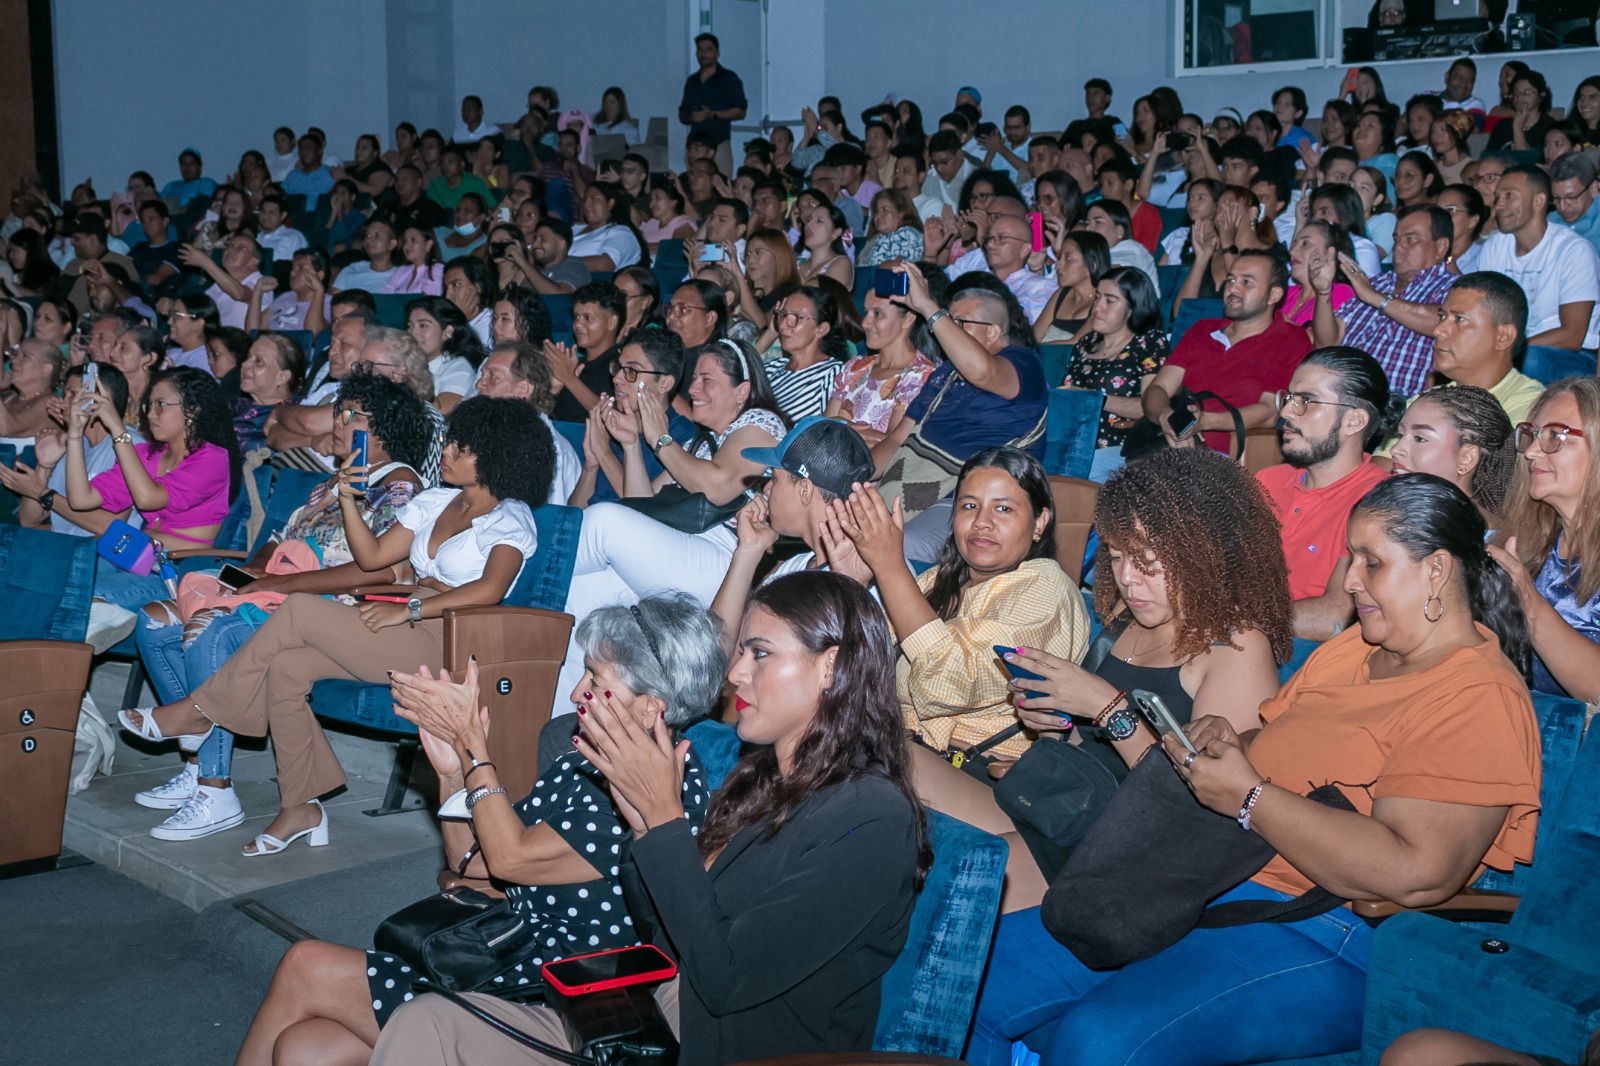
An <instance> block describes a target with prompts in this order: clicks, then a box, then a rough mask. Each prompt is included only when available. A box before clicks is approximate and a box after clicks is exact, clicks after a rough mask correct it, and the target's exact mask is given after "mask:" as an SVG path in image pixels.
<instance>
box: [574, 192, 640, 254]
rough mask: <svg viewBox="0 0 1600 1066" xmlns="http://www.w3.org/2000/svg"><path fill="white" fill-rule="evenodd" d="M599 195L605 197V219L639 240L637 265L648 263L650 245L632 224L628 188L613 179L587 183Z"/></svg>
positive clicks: (631, 199) (631, 205) (631, 202)
mask: <svg viewBox="0 0 1600 1066" xmlns="http://www.w3.org/2000/svg"><path fill="white" fill-rule="evenodd" d="M589 188H591V189H594V190H595V191H596V192H598V193H599V194H600V195H601V196H604V197H605V198H606V221H607V222H609V223H611V224H612V225H614V226H621V227H622V228H623V229H625V230H627V231H628V232H629V233H631V234H633V239H634V240H636V241H638V242H639V265H640V266H643V267H648V266H649V265H650V245H649V244H647V243H646V242H645V239H644V234H642V233H640V232H639V227H638V226H635V225H634V224H633V197H631V196H629V195H628V190H627V189H624V188H623V187H622V185H621V184H620V183H618V182H614V181H596V182H592V183H591V184H590V185H589Z"/></svg>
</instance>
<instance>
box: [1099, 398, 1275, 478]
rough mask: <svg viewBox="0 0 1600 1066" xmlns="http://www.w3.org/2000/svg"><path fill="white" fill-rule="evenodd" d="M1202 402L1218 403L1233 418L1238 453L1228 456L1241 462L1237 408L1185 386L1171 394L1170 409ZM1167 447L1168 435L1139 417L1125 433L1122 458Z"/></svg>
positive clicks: (1240, 421)
mask: <svg viewBox="0 0 1600 1066" xmlns="http://www.w3.org/2000/svg"><path fill="white" fill-rule="evenodd" d="M1202 400H1215V401H1217V402H1218V403H1220V404H1221V405H1222V407H1223V410H1225V411H1227V412H1228V414H1230V415H1232V416H1233V435H1234V439H1235V440H1236V441H1237V442H1238V444H1239V450H1238V452H1236V453H1233V454H1232V455H1230V456H1229V458H1232V459H1237V460H1239V461H1240V462H1243V461H1244V442H1245V429H1244V416H1243V415H1241V414H1240V413H1239V409H1238V408H1237V407H1235V406H1233V404H1231V403H1229V402H1228V401H1227V400H1224V399H1223V398H1222V397H1221V396H1218V395H1217V394H1216V393H1214V392H1190V391H1189V387H1188V386H1187V385H1184V386H1181V387H1180V388H1179V389H1178V391H1177V392H1176V393H1174V394H1173V397H1172V406H1173V408H1174V409H1177V408H1179V407H1187V406H1189V405H1191V404H1198V403H1200V402H1201V401H1202ZM1166 446H1167V435H1166V434H1165V433H1163V432H1162V431H1161V427H1160V426H1159V425H1157V424H1156V423H1154V422H1152V421H1150V420H1149V419H1148V418H1141V419H1140V420H1139V421H1138V423H1137V424H1135V425H1134V427H1133V428H1132V429H1130V430H1128V435H1127V436H1126V437H1124V438H1123V441H1122V457H1123V458H1124V459H1127V460H1129V461H1132V460H1134V459H1142V458H1143V457H1145V456H1146V455H1149V454H1151V453H1152V452H1159V451H1161V450H1162V449H1163V448H1165V447H1166Z"/></svg>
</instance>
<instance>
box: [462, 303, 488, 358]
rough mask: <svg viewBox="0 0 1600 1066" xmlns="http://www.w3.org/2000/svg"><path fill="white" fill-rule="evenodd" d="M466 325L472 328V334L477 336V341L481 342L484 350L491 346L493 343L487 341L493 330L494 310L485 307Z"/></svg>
mask: <svg viewBox="0 0 1600 1066" xmlns="http://www.w3.org/2000/svg"><path fill="white" fill-rule="evenodd" d="M467 325H469V326H471V327H472V332H474V333H476V334H477V335H478V339H479V340H480V341H482V342H483V346H484V347H485V348H488V347H490V346H491V345H493V343H494V342H493V341H491V340H490V339H489V334H490V332H491V331H492V330H493V328H494V308H492V307H485V308H484V309H483V310H482V311H479V312H478V313H477V314H475V315H473V316H472V321H471V322H468V323H467Z"/></svg>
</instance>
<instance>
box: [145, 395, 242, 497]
mask: <svg viewBox="0 0 1600 1066" xmlns="http://www.w3.org/2000/svg"><path fill="white" fill-rule="evenodd" d="M163 381H165V382H170V383H171V385H172V388H173V390H174V391H176V392H177V394H178V403H179V405H180V406H181V407H182V408H183V421H184V447H185V448H186V449H188V451H189V452H190V454H193V453H194V450H195V449H196V448H198V447H199V446H200V445H201V444H215V445H216V446H217V447H219V448H221V449H222V450H223V451H224V452H226V453H227V456H228V499H229V501H232V499H233V497H234V495H235V494H236V493H237V492H238V491H239V484H240V479H241V478H242V477H243V475H244V461H243V459H241V458H240V456H239V438H238V436H237V435H236V434H235V433H234V431H233V412H232V411H231V410H229V409H228V402H227V400H225V399H223V396H222V386H221V385H218V384H217V380H216V378H213V377H212V376H211V375H210V374H208V373H206V372H205V371H204V370H198V369H196V368H195V367H192V366H180V367H174V368H173V369H171V370H158V371H156V372H155V373H154V374H151V375H150V384H149V385H147V386H146V387H145V390H144V396H143V397H141V398H140V403H139V432H140V433H142V434H144V439H145V440H147V441H149V442H150V451H151V453H152V454H156V455H159V454H160V453H161V452H163V451H165V450H166V447H167V446H166V445H165V444H163V443H161V442H160V441H158V440H156V439H155V437H154V436H153V435H151V433H150V393H151V392H152V391H154V390H155V387H156V386H157V385H159V384H161V383H162V382H163Z"/></svg>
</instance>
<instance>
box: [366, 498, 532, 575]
mask: <svg viewBox="0 0 1600 1066" xmlns="http://www.w3.org/2000/svg"><path fill="white" fill-rule="evenodd" d="M460 491H461V490H460V489H452V488H440V489H428V490H426V491H424V492H422V493H420V494H418V495H417V496H416V497H415V498H414V499H412V501H411V502H410V503H408V504H406V505H405V507H403V508H401V510H400V513H399V514H398V515H396V516H395V519H396V521H398V522H399V523H400V525H402V526H405V527H406V528H407V529H409V530H411V567H412V569H414V570H415V571H416V572H417V580H418V581H421V580H422V579H423V578H430V577H431V578H433V579H434V580H436V581H440V582H443V583H444V584H446V585H449V586H450V587H451V588H460V587H461V586H462V585H465V584H467V583H468V582H472V581H476V580H478V579H479V578H480V577H482V576H483V571H484V568H485V567H486V566H488V565H489V552H490V551H491V550H492V549H493V548H494V547H495V546H496V545H500V544H509V545H511V546H512V547H513V548H515V549H517V551H519V552H521V553H522V561H523V562H524V563H526V562H527V561H528V559H529V557H531V556H532V555H533V553H534V551H535V550H536V549H537V548H538V546H539V535H538V532H537V531H536V529H535V527H534V524H533V512H532V511H531V510H529V509H528V505H527V504H525V503H523V502H522V501H521V500H501V501H500V502H499V503H498V504H496V505H495V508H494V510H492V511H490V512H489V513H488V514H485V515H479V516H478V517H477V518H474V519H473V520H472V524H471V525H470V526H468V527H467V528H466V529H463V530H462V531H461V532H460V533H457V534H456V535H455V536H453V537H451V538H450V539H449V540H447V541H445V542H444V543H443V544H441V545H439V551H438V553H437V554H435V555H434V556H432V557H431V558H430V557H429V555H428V541H429V539H430V538H431V537H432V536H433V525H434V523H435V522H437V521H438V520H439V515H440V513H441V512H442V511H444V509H445V505H446V504H448V503H449V502H450V501H451V500H453V499H455V497H456V494H457V493H459V492H460ZM518 572H519V573H520V570H519V571H518Z"/></svg>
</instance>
